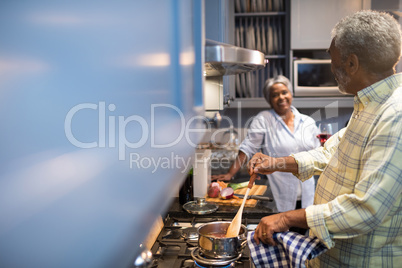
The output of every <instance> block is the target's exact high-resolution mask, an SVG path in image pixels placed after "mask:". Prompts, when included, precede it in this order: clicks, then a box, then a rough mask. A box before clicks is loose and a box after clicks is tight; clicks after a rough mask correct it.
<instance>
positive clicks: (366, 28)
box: [332, 10, 402, 73]
mask: <svg viewBox="0 0 402 268" xmlns="http://www.w3.org/2000/svg"><path fill="white" fill-rule="evenodd" d="M401 36H402V35H401V27H400V25H399V23H398V21H397V20H395V19H394V18H393V17H392V16H391V15H389V14H387V13H385V12H378V11H373V10H363V11H359V12H356V13H354V14H353V15H350V16H348V17H345V18H344V19H342V20H341V21H339V22H338V23H337V24H336V25H335V27H334V29H333V30H332V38H333V39H334V42H335V46H336V47H337V48H338V49H339V51H340V53H341V58H342V61H345V60H346V59H347V57H348V56H349V55H350V54H355V55H356V56H357V57H358V58H359V62H360V64H361V66H362V67H363V68H364V69H365V70H367V71H369V72H372V73H378V72H384V71H387V70H389V69H391V68H395V65H396V64H397V62H398V61H399V58H400V56H401V39H402V38H401Z"/></svg>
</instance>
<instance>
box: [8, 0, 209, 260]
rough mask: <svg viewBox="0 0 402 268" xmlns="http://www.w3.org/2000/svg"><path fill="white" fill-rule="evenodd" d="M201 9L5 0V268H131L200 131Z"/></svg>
mask: <svg viewBox="0 0 402 268" xmlns="http://www.w3.org/2000/svg"><path fill="white" fill-rule="evenodd" d="M202 32H203V31H202V2H201V1H188V0H186V1H172V0H159V1H155V0H152V1H133V0H130V1H128V0H125V1H96V2H95V1H87V0H80V1H46V0H37V1H2V3H1V4H0V35H1V40H0V113H1V114H2V124H1V125H2V127H1V131H0V143H1V154H0V267H125V266H130V264H131V262H132V260H133V258H134V255H135V253H136V250H138V246H139V244H140V243H141V242H142V241H143V239H144V238H145V237H146V235H147V232H148V231H149V229H150V227H151V225H152V223H153V222H154V220H155V219H156V218H157V216H158V215H160V214H161V213H162V212H164V211H165V210H166V209H167V208H168V205H169V201H170V200H171V197H172V196H174V195H175V193H176V192H177V190H178V188H179V187H180V183H181V182H182V180H183V178H184V177H185V175H186V172H187V171H188V170H189V168H190V163H191V159H190V158H191V157H192V155H193V153H194V150H195V149H194V146H195V144H197V143H198V141H199V139H200V133H197V132H196V131H192V130H194V129H197V128H202V126H203V124H202V123H200V122H199V121H200V120H193V119H194V118H195V116H197V115H200V113H201V112H202V110H203V106H202V105H203V104H202V83H203V78H202V61H203V60H202V54H203V53H202V45H201V44H202V39H203V34H202Z"/></svg>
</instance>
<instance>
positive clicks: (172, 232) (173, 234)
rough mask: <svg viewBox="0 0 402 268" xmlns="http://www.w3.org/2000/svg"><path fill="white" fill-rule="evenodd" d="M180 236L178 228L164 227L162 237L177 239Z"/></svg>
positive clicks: (180, 232)
mask: <svg viewBox="0 0 402 268" xmlns="http://www.w3.org/2000/svg"><path fill="white" fill-rule="evenodd" d="M181 236H182V231H181V230H180V229H176V228H174V229H166V230H165V231H164V233H163V234H162V238H163V239H179V238H180V237H181Z"/></svg>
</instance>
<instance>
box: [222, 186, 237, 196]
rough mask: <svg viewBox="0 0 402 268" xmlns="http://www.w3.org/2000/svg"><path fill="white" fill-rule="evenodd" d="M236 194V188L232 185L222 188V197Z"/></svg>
mask: <svg viewBox="0 0 402 268" xmlns="http://www.w3.org/2000/svg"><path fill="white" fill-rule="evenodd" d="M233 195H234V190H233V188H231V187H226V188H223V189H222V190H221V197H222V199H230V198H232V197H233Z"/></svg>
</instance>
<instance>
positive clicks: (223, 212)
mask: <svg viewBox="0 0 402 268" xmlns="http://www.w3.org/2000/svg"><path fill="white" fill-rule="evenodd" d="M267 203H269V201H262V200H258V202H257V205H256V206H255V207H245V208H244V210H243V218H248V217H250V218H256V217H259V218H262V217H264V216H268V215H271V214H273V212H272V210H271V209H269V208H268V207H267ZM238 210H239V207H238V206H222V205H220V206H219V208H218V210H217V211H215V212H213V213H211V214H205V215H195V214H190V213H188V212H187V211H185V210H184V209H183V208H182V205H180V203H179V198H178V197H175V198H174V200H173V202H172V204H171V206H170V209H169V211H168V214H169V215H170V216H171V217H180V218H188V217H208V218H210V217H219V218H220V217H223V218H225V217H229V218H232V217H234V216H235V215H236V213H237V211H238Z"/></svg>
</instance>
